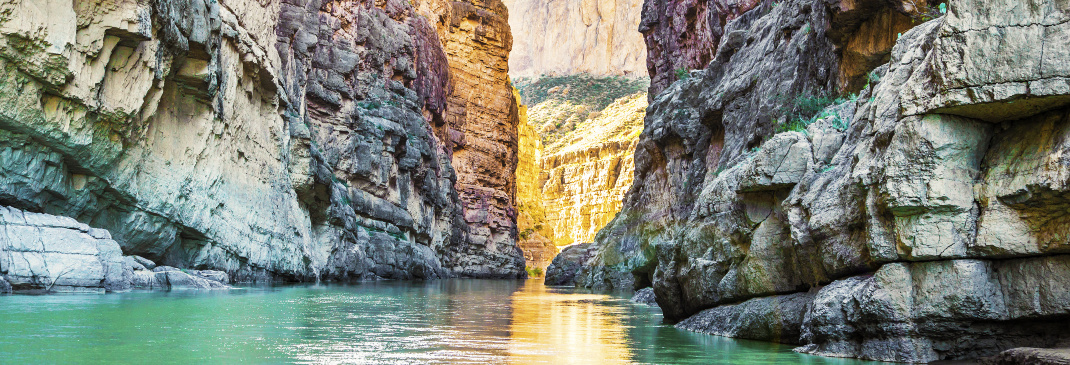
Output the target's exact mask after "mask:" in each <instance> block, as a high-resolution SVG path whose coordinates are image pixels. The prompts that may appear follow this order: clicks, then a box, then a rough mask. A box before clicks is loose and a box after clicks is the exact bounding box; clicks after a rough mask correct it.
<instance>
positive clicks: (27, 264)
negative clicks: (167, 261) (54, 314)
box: [0, 206, 130, 292]
mask: <svg viewBox="0 0 1070 365" xmlns="http://www.w3.org/2000/svg"><path fill="white" fill-rule="evenodd" d="M91 232H92V233H93V234H91ZM94 236H96V237H94ZM97 237H103V238H97ZM106 237H108V235H107V234H106V232H105V234H102V233H101V232H100V231H97V230H92V229H91V228H89V226H87V225H85V224H81V223H78V222H77V221H75V220H74V219H72V218H67V217H57V216H52V215H47V214H39V213H29V212H24V211H21V210H18V209H14V208H10V207H4V206H0V276H2V277H3V278H4V279H5V283H4V284H7V285H3V286H4V287H5V288H12V289H14V290H18V291H42V292H104V291H122V290H127V289H129V288H130V283H129V275H130V274H129V273H130V270H129V269H128V268H127V267H126V265H125V264H124V262H123V255H122V250H121V249H120V248H119V244H118V243H116V242H115V241H113V240H111V239H108V238H106Z"/></svg>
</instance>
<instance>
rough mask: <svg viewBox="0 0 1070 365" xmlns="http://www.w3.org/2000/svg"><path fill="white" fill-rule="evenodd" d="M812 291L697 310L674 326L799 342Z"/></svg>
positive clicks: (719, 334)
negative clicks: (697, 311)
mask: <svg viewBox="0 0 1070 365" xmlns="http://www.w3.org/2000/svg"><path fill="white" fill-rule="evenodd" d="M815 295H816V294H814V293H796V294H791V295H782V296H772V297H762V298H754V299H750V300H748V301H745V302H743V303H740V304H735V305H723V306H718V307H714V308H710V309H707V310H704V311H702V312H699V313H697V314H695V315H693V316H691V317H688V318H687V319H685V320H683V321H681V322H680V323H677V324H676V328H680V329H685V330H689V331H694V332H700V333H706V334H711V335H718V336H727V337H737V338H747V339H753V340H765V341H774V342H783V343H788V344H798V343H800V333H801V331H802V324H803V318H804V316H805V315H806V313H807V309H808V308H809V306H810V302H811V301H813V299H814V297H815Z"/></svg>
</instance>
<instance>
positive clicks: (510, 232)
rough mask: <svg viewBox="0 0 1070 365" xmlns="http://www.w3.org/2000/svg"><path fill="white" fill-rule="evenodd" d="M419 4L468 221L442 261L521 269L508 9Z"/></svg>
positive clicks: (483, 0)
mask: <svg viewBox="0 0 1070 365" xmlns="http://www.w3.org/2000/svg"><path fill="white" fill-rule="evenodd" d="M399 2H400V0H399ZM419 11H420V12H421V13H422V14H424V15H425V16H427V18H428V19H431V20H432V23H433V24H434V25H435V26H436V28H437V30H438V37H439V39H441V41H442V48H443V50H444V51H445V55H446V59H447V60H448V61H449V69H450V78H449V83H450V86H451V87H452V93H450V94H449V96H448V97H447V99H446V107H447V108H446V112H445V114H443V115H442V118H443V123H441V125H439V126H437V127H438V135H439V137H440V138H441V139H442V140H443V141H445V143H447V144H448V148H449V149H450V150H451V151H452V162H453V167H454V169H456V170H457V181H456V189H457V194H458V196H459V197H460V200H461V204H462V205H463V212H464V213H463V215H464V222H465V223H466V224H467V225H468V233H467V237H466V238H464V239H461V240H460V241H461V244H460V245H454V246H453V247H451V248H450V254H449V255H447V258H448V261H447V263H446V264H447V268H448V269H452V270H453V271H455V272H459V273H462V274H464V275H466V276H479V277H486V276H523V275H524V262H523V259H522V253H521V251H520V249H519V248H518V247H517V244H516V239H517V227H516V219H517V217H516V209H515V199H516V176H515V171H516V166H517V149H518V145H517V143H518V136H517V126H518V125H519V123H520V118H519V115H518V111H517V108H518V104H517V101H516V97H515V96H514V95H513V87H512V84H511V83H510V81H509V51H510V50H511V49H512V48H511V47H512V43H513V39H512V35H511V33H510V29H509V24H508V19H509V11H508V10H507V9H506V8H505V5H503V4H502V2H501V1H500V0H465V1H446V0H421V1H420V2H419ZM432 119H433V118H432Z"/></svg>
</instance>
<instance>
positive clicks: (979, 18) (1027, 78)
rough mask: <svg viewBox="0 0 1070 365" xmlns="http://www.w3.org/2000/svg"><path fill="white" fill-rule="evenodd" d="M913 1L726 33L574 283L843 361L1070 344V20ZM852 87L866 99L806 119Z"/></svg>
mask: <svg viewBox="0 0 1070 365" xmlns="http://www.w3.org/2000/svg"><path fill="white" fill-rule="evenodd" d="M651 3H661V2H648V6H655V5H656V4H654V5H652V4H651ZM906 4H907V3H905V2H904V3H886V2H840V1H832V0H830V1H817V2H812V1H784V2H779V3H777V6H771V5H766V4H759V5H757V6H756V7H755V8H754V9H752V10H750V11H747V12H744V13H742V14H741V15H740V16H739V17H737V18H735V19H734V20H731V21H729V22H728V23H727V24H726V25H725V26H724V29H723V32H722V33H720V34H723V35H724V36H723V37H721V38H720V43H719V44H718V46H717V48H716V52H715V56H714V57H713V58H712V62H710V64H709V66H708V67H706V68H705V69H704V70H700V71H693V72H691V73H690V77H689V78H687V79H685V80H681V81H678V82H676V83H674V84H672V85H671V86H668V88H667V89H666V90H665V91H664V92H663V93H661V94H660V95H658V96H655V97H654V98H653V102H652V103H651V107H650V109H649V113H648V115H647V119H646V121H645V129H644V132H643V134H642V135H641V136H640V140H639V143H638V147H637V150H636V155H635V161H636V164H635V166H636V167H635V169H636V175H635V183H634V185H633V186H632V188H631V190H630V191H629V192H628V194H627V195H626V198H625V204H624V208H623V209H622V211H621V214H620V215H619V216H618V217H617V218H616V219H615V220H614V221H613V222H611V223H610V224H609V225H608V226H607V227H606V228H605V229H603V230H602V231H601V232H599V233H598V235H597V238H596V240H595V243H594V245H593V248H588V250H593V251H596V253H594V255H593V257H592V258H591V259H589V260H587V261H586V263H585V264H584V265H583V267H581V268H580V269H579V270H578V273H577V274H576V275H577V276H576V282H577V284H578V285H581V286H592V287H598V286H620V285H625V286H633V287H636V288H639V287H645V286H652V287H653V290H654V293H655V297H656V299H657V301H658V304H659V306H660V307H661V308H662V309H663V311H664V313H665V314H666V316H667V317H669V318H673V319H677V320H683V319H685V318H687V319H686V320H685V321H684V322H682V323H684V324H682V325H681V326H682V327H685V328H690V329H694V330H698V331H705V332H707V333H714V334H720V335H727V336H736V337H747V338H754V339H762V340H773V341H782V342H788V343H798V344H800V345H802V346H801V347H799V348H798V349H797V351H800V352H806V353H813V354H819V355H827V356H840V357H860V358H866V359H875V360H884V361H904V362H929V361H935V360H942V359H969V358H977V357H983V356H990V355H994V354H996V353H998V352H999V351H1000V350H1002V349H1007V348H1013V347H1019V346H1038V347H1051V346H1058V345H1060V344H1065V343H1066V341H1067V340H1068V339H1070V338H1068V337H1070V334H1068V333H1067V332H1066V331H1065V330H1063V329H1065V328H1067V326H1068V325H1070V313H1068V312H1067V308H1066V303H1067V302H1068V298H1067V297H1066V295H1067V285H1065V284H1066V283H1065V280H1061V278H1065V277H1066V276H1067V274H1064V273H1063V272H1064V271H1066V270H1067V267H1066V260H1067V256H1066V255H1065V254H1066V253H1068V248H1067V241H1066V239H1065V237H1066V234H1065V232H1066V230H1067V227H1068V224H1067V221H1066V219H1065V217H1064V216H1065V210H1066V209H1065V208H1066V194H1067V191H1068V189H1070V188H1068V187H1067V181H1070V180H1068V176H1070V175H1068V174H1067V171H1066V166H1070V164H1068V163H1067V162H1066V161H1064V157H1063V156H1065V155H1066V151H1065V149H1066V145H1067V141H1066V140H1067V133H1066V132H1067V130H1068V128H1070V124H1068V123H1070V111H1068V109H1067V108H1066V105H1067V104H1066V102H1065V100H1064V99H1065V98H1066V97H1067V95H1070V89H1067V90H1065V91H1060V90H1063V89H1060V88H1059V87H1058V86H1057V85H1058V84H1059V83H1060V82H1062V81H1060V79H1059V78H1060V77H1065V75H1063V74H1062V73H1060V72H1061V71H1059V66H1056V65H1065V64H1070V58H1067V57H1064V56H1067V54H1066V53H1065V52H1060V51H1053V52H1051V53H1048V52H1046V51H1045V52H1043V54H1041V53H1040V50H1041V49H1048V47H1047V45H1049V44H1055V43H1059V44H1064V43H1066V42H1065V40H1064V39H1063V38H1064V37H1062V34H1063V33H1064V32H1065V30H1066V29H1067V27H1070V21H1067V19H1068V18H1067V14H1070V8H1068V7H1067V4H1066V2H1065V1H1045V0H1036V1H1027V2H1014V3H1013V4H1012V3H1003V2H987V1H953V2H949V3H948V4H947V9H948V10H947V15H946V16H943V17H938V18H936V19H934V20H932V21H929V22H925V23H920V22H919V23H918V24H916V26H915V24H910V23H909V22H908V23H903V22H902V21H901V20H902V17H903V16H906V17H914V16H916V14H915V12H918V11H920V10H924V9H920V8H914V7H912V6H911V7H908V6H906ZM922 5H923V4H922ZM922 5H919V6H922ZM666 6H667V5H666ZM891 12H894V13H891ZM881 14H884V15H881ZM930 14H931V12H930ZM897 19H898V20H897ZM867 22H872V23H867ZM867 24H870V25H867ZM881 24H883V25H881ZM908 25H909V26H913V28H912V29H910V30H906V31H901V32H902V35H901V37H899V36H897V37H895V39H894V41H891V40H889V39H888V38H887V34H886V33H885V32H887V31H888V30H896V29H899V27H908ZM866 39H869V40H868V41H867V40H866ZM892 45H894V47H892V48H888V47H891V46H892ZM1057 48H1058V47H1057ZM1063 48H1065V47H1063ZM1060 49H1061V48H1060ZM651 53H652V54H654V52H651ZM882 54H884V55H886V56H887V58H886V59H884V58H883V56H880V55H882ZM866 55H870V56H866ZM885 61H886V62H887V63H886V64H885V65H883V66H879V67H878V65H879V64H880V63H884V62H885ZM859 75H869V76H866V77H863V78H859V77H860V76H859ZM1029 85H1036V86H1037V88H1036V89H1033V88H1032V87H1031V86H1029ZM842 90H848V91H850V90H861V91H860V92H859V93H857V94H853V95H850V97H845V98H843V99H840V100H838V101H836V102H835V103H833V104H834V105H830V106H828V107H826V108H825V109H824V110H822V111H820V112H818V113H817V114H816V115H812V114H813V113H810V114H811V115H801V116H799V115H796V114H797V113H798V111H799V110H800V106H801V105H803V104H805V102H809V100H814V99H813V97H815V96H822V95H834V94H835V93H836V92H837V91H842ZM808 112H812V110H810V111H808ZM789 118H792V119H789ZM794 118H798V119H794ZM792 121H798V124H788V123H787V122H792ZM778 127H779V128H778ZM784 129H791V130H789V131H784ZM551 274H554V275H564V274H561V273H551ZM629 276H630V279H631V280H627V279H628V277H629ZM614 278H617V279H614ZM619 278H624V280H619ZM804 296H805V297H809V298H810V299H799V298H802V297H804ZM793 300H799V303H796V304H792V305H788V304H785V303H784V302H785V301H793ZM774 314H775V315H774ZM688 317H690V318H688ZM798 318H803V319H802V320H801V321H799V320H796V319H798ZM774 329H776V330H774ZM785 334H787V335H788V336H785Z"/></svg>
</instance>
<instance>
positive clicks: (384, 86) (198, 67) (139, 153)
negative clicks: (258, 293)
mask: <svg viewBox="0 0 1070 365" xmlns="http://www.w3.org/2000/svg"><path fill="white" fill-rule="evenodd" d="M458 3H460V4H462V5H457V6H454V7H453V8H449V9H453V10H457V9H468V10H463V11H462V10H457V11H452V10H451V12H450V13H446V12H445V11H446V10H448V9H438V10H442V11H444V12H443V13H433V14H435V15H436V17H435V18H434V19H433V20H436V21H437V20H440V19H452V20H453V22H452V23H450V24H459V26H461V28H463V27H464V26H469V25H472V24H479V23H480V21H479V19H480V18H478V17H475V16H473V15H472V14H480V13H479V11H480V10H478V8H477V7H474V6H471V5H463V3H461V2H458ZM0 8H2V9H0V12H2V13H4V14H8V16H5V17H3V18H0V33H3V35H4V37H0V84H2V87H0V90H3V91H2V92H0V160H2V161H3V162H2V163H0V204H2V205H7V206H12V207H17V208H20V209H22V210H26V211H32V212H42V213H48V214H53V215H63V216H68V217H72V218H76V219H77V220H78V221H80V222H83V223H86V224H89V225H90V226H93V227H99V228H103V229H107V230H109V231H110V232H111V233H112V235H113V236H114V237H113V238H114V241H115V242H117V243H118V245H119V246H120V247H121V249H122V250H123V251H124V252H126V253H128V254H136V255H140V256H143V257H146V258H149V259H151V260H154V261H156V262H160V263H162V264H164V265H169V266H174V267H184V268H204V269H216V270H222V271H225V272H227V273H228V274H230V276H231V277H233V278H234V279H235V280H238V281H266V280H313V279H316V278H319V279H324V280H336V279H337V280H346V279H365V278H398V279H405V278H435V277H447V276H455V275H460V276H497V277H503V276H508V277H517V276H522V275H524V274H523V267H522V261H521V256H520V252H519V250H518V249H517V248H516V246H515V243H514V240H515V235H516V233H515V223H513V219H515V215H513V213H512V211H511V206H512V204H511V203H512V202H511V197H512V194H513V190H512V189H513V187H512V185H511V184H512V183H511V178H512V177H511V176H510V175H502V174H500V171H512V167H513V166H514V164H515V152H513V151H515V125H516V123H515V120H516V117H515V115H516V114H515V105H514V104H513V103H512V102H511V100H512V99H511V97H510V95H509V88H508V83H507V80H506V78H505V76H504V73H505V71H504V70H505V63H506V60H505V55H506V54H507V53H508V50H509V47H508V44H509V42H508V27H507V25H505V23H504V20H501V19H504V8H501V7H500V6H499V8H500V10H501V11H502V12H500V14H501V15H496V16H497V18H495V19H499V20H498V21H497V22H491V23H492V24H491V25H490V26H489V27H477V28H470V29H468V32H469V34H472V35H473V36H471V37H469V38H463V37H458V38H450V39H447V38H446V37H443V34H444V33H441V32H439V31H436V27H435V24H439V25H441V24H442V23H441V22H439V23H434V22H428V20H427V17H425V16H423V15H420V14H418V13H417V12H416V10H415V9H414V8H413V6H412V5H411V4H410V2H406V1H400V0H390V1H379V2H369V1H325V0H296V1H285V2H280V1H243V0H232V1H226V2H216V1H205V0H180V1H116V2H108V3H107V4H98V3H94V2H76V3H74V4H72V3H69V2H67V3H64V2H56V1H45V2H41V1H15V2H9V3H7V4H4V5H0ZM453 15H455V16H453ZM486 18H487V19H491V18H493V17H490V16H487V17H486ZM473 21H474V22H475V23H473ZM486 29H495V30H497V31H499V32H501V33H502V34H505V35H504V36H499V37H497V38H488V37H487V36H486V35H487V34H488V32H486ZM450 34H454V33H450ZM476 35H478V36H476ZM487 39H496V41H495V42H487V41H486V40H487ZM466 42H467V43H466ZM463 44H476V45H479V46H480V47H482V50H483V51H485V52H486V53H487V54H494V55H496V57H497V58H491V57H483V58H482V59H485V60H487V62H486V63H472V64H469V65H468V66H467V67H470V68H469V69H468V70H467V71H468V72H469V73H468V74H464V75H461V74H459V73H460V71H459V70H458V69H457V67H455V66H456V64H457V62H456V59H455V58H456V55H457V54H460V53H463V52H467V51H466V50H465V49H463V48H459V47H460V45H463ZM474 55H475V56H477V57H482V56H480V54H474ZM466 57H467V55H466ZM485 70H488V72H484V71H485ZM474 74H478V75H484V74H491V75H501V76H500V77H497V76H496V78H495V79H494V80H497V81H498V82H489V81H494V80H484V79H481V80H475V79H472V80H471V83H461V82H458V81H457V80H465V79H470V77H469V76H470V75H474ZM471 85H486V86H485V87H486V88H488V89H486V90H483V89H472V88H470V86H471ZM499 89H500V90H499ZM488 90H499V91H501V92H500V93H490V92H481V91H488ZM476 91H480V92H476ZM483 98H491V99H492V100H491V101H497V102H489V101H488V100H483ZM468 103H471V104H472V105H473V106H469V105H467V104H468ZM474 105H483V107H475V106H474ZM465 116H468V117H465ZM466 123H467V124H466ZM484 161H485V162H484ZM490 167H502V169H500V170H494V169H491V168H490ZM481 204H482V205H481ZM493 207H498V208H493Z"/></svg>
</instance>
